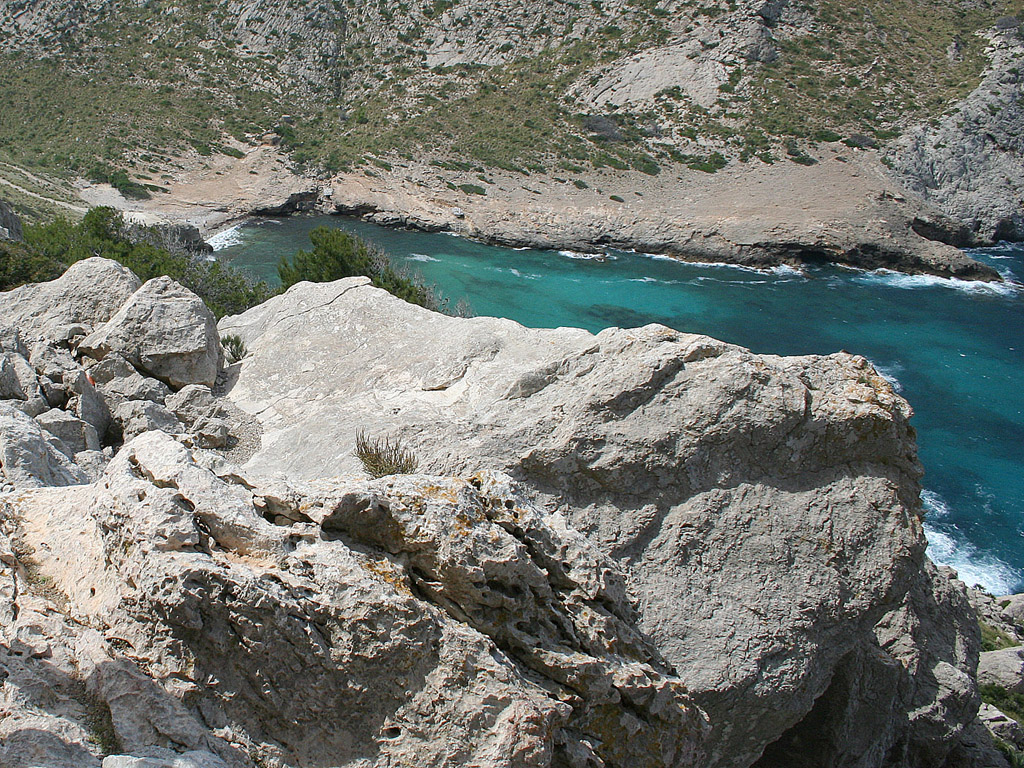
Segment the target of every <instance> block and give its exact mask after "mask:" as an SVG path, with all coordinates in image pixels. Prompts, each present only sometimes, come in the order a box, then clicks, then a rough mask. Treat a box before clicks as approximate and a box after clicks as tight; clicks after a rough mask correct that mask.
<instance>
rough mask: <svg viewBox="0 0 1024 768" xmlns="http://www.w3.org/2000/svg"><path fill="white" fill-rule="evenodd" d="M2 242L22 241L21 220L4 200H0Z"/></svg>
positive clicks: (0, 237)
mask: <svg viewBox="0 0 1024 768" xmlns="http://www.w3.org/2000/svg"><path fill="white" fill-rule="evenodd" d="M0 240H21V219H20V218H18V214H16V213H15V212H14V209H13V208H11V206H10V205H9V204H8V203H6V202H4V201H3V200H0Z"/></svg>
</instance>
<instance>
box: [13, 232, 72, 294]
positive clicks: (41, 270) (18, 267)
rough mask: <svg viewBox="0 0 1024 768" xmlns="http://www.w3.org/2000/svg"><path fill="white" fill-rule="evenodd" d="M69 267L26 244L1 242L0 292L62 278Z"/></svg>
mask: <svg viewBox="0 0 1024 768" xmlns="http://www.w3.org/2000/svg"><path fill="white" fill-rule="evenodd" d="M65 269H67V265H66V264H64V263H63V262H62V261H60V260H59V259H54V258H51V257H49V256H46V255H45V254H41V253H39V252H37V251H35V250H34V249H32V248H31V247H30V246H28V245H26V244H25V243H13V242H10V241H8V240H0V291H6V290H9V289H11V288H17V287H18V286H19V285H24V284H25V283H42V282H45V281H47V280H54V279H56V278H58V277H60V276H61V275H62V274H63V273H64V270H65Z"/></svg>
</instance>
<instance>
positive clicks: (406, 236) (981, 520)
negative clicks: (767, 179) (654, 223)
mask: <svg viewBox="0 0 1024 768" xmlns="http://www.w3.org/2000/svg"><path fill="white" fill-rule="evenodd" d="M320 225H328V226H334V227H342V228H345V229H348V230H350V231H353V232H356V233H357V234H359V235H361V236H362V237H365V238H367V239H369V240H371V241H373V242H375V243H376V244H378V245H379V246H381V247H382V248H384V249H385V250H386V251H388V252H389V253H390V254H391V255H392V257H393V258H394V259H395V261H396V263H398V264H404V265H406V266H408V267H409V268H410V269H412V270H413V271H415V272H419V273H420V274H422V276H423V278H424V279H425V280H426V281H427V282H429V283H434V284H436V285H437V287H438V288H439V289H440V290H441V292H442V293H443V294H445V295H446V296H448V297H450V298H451V299H452V300H453V301H455V300H457V299H460V298H465V299H466V300H467V301H468V302H469V304H470V305H471V307H472V309H473V311H474V313H475V314H478V315H495V316H499V317H508V318H511V319H513V320H516V321H518V322H520V323H523V324H524V325H528V326H533V327H558V326H576V327H583V328H586V329H588V330H591V331H594V332H596V331H599V330H601V329H602V328H606V327H609V326H614V325H617V326H624V327H632V326H638V325H644V324H646V323H651V322H658V323H664V324H665V325H668V326H671V327H672V328H676V329H678V330H680V331H686V332H690V333H705V334H707V335H709V336H714V337H716V338H719V339H722V340H724V341H728V342H732V343H735V344H740V345H742V346H744V347H748V348H750V349H752V350H753V351H755V352H761V353H772V354H781V355H797V354H811V353H814V354H827V353H830V352H836V351H838V350H840V349H844V350H847V351H849V352H854V353H857V354H862V355H864V356H866V357H868V358H869V359H870V360H871V361H872V362H873V363H875V365H876V366H877V367H878V369H879V371H880V372H881V373H882V374H883V375H884V376H886V377H887V378H888V379H890V381H892V382H893V383H894V385H895V386H896V388H897V390H898V391H900V393H901V394H902V395H903V396H904V397H906V398H907V399H908V400H909V401H910V403H911V405H912V406H913V407H914V411H915V416H914V419H913V422H912V423H913V424H914V426H915V427H916V428H917V430H918V444H919V449H920V458H921V461H922V463H923V464H924V467H925V470H926V475H925V478H924V481H923V484H924V487H925V493H924V495H923V498H924V502H925V505H926V506H927V508H928V516H927V520H926V529H927V533H928V540H929V554H930V555H931V556H932V559H934V560H935V561H936V562H939V563H943V564H948V565H953V566H954V567H956V568H957V570H958V571H959V572H960V576H961V578H963V579H964V580H965V581H966V582H968V583H969V584H975V583H978V584H981V585H982V586H984V587H985V588H986V589H988V590H989V591H991V592H993V593H995V594H1003V593H1007V592H1012V591H1021V590H1024V289H1022V288H1021V287H1020V286H1019V283H1022V282H1024V247H1020V246H1010V245H1001V246H997V247H995V248H988V249H980V250H976V251H972V252H971V253H972V255H973V256H975V257H976V258H978V259H980V260H982V261H985V262H986V263H989V264H991V265H992V266H994V267H995V268H996V269H998V270H999V271H1000V272H1001V273H1002V274H1003V275H1004V277H1007V278H1008V279H1011V280H1013V281H1015V283H1017V284H1018V285H1012V284H1011V285H1006V284H1003V285H985V284H980V283H968V282H962V281H955V280H944V279H941V278H934V277H927V276H907V275H900V274H896V273H887V272H858V271H853V270H846V269H839V268H835V267H827V266H822V267H813V268H810V269H808V270H807V271H806V273H804V274H801V273H799V272H797V271H795V270H791V269H788V268H780V269H776V270H773V271H771V272H757V271H753V270H747V269H742V268H738V267H731V266H726V265H694V264H684V263H681V262H677V261H674V260H672V259H668V258H665V257H657V256H654V257H652V256H646V255H643V254H634V253H624V252H621V251H609V252H607V253H606V254H603V255H598V256H593V255H586V254H576V253H570V252H556V251H537V250H529V249H510V248H499V247H494V246H488V245H483V244H481V243H476V242H472V241H469V240H465V239H460V238H457V237H452V236H449V235H445V234H428V233H422V232H409V231H403V230H392V229H386V228H383V227H378V226H375V225H373V224H368V223H366V222H362V221H356V220H350V219H343V218H337V217H327V216H315V217H294V218H288V219H267V220H263V221H258V222H252V223H250V224H247V225H243V226H240V227H237V228H234V229H233V230H230V231H229V232H227V233H222V234H221V235H219V236H218V237H217V241H216V244H218V245H220V246H221V247H220V248H219V249H218V251H217V254H218V256H219V257H221V258H223V259H224V260H225V261H229V262H231V263H232V264H234V265H235V266H238V267H243V268H245V269H247V270H249V271H251V272H253V273H254V274H256V275H258V276H260V277H262V278H264V279H267V280H268V281H271V282H277V275H276V264H277V261H278V259H279V258H280V257H281V256H282V255H291V254H294V253H295V251H297V250H299V249H302V248H308V247H309V240H308V233H309V232H310V230H312V229H313V228H314V227H316V226H320Z"/></svg>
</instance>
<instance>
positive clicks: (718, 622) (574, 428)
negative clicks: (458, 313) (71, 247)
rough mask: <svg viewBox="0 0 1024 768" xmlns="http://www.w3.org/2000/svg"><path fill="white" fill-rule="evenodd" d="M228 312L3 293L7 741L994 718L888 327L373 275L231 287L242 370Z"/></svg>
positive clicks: (0, 501)
mask: <svg viewBox="0 0 1024 768" xmlns="http://www.w3.org/2000/svg"><path fill="white" fill-rule="evenodd" d="M208 314H209V313H208V311H207V310H206V308H205V307H203V306H202V304H201V302H198V301H197V300H195V297H193V296H190V295H189V294H188V292H187V291H184V289H181V288H180V287H179V286H176V285H175V284H173V283H170V282H169V281H166V280H152V281H149V282H148V283H146V284H144V285H142V286H140V285H139V284H138V281H137V280H136V279H135V277H134V276H133V275H131V274H130V273H128V272H127V271H126V270H124V269H123V268H121V267H119V266H118V265H116V264H114V263H113V262H108V261H104V260H101V259H90V260H87V261H84V262H79V263H78V264H76V265H75V266H74V267H72V269H70V270H69V271H68V273H66V274H65V275H64V276H63V277H62V278H61V279H59V280H57V281H53V282H52V283H47V284H41V285H36V286H25V287H23V288H21V289H18V290H16V291H12V292H9V293H6V294H2V295H0V317H2V318H5V320H6V322H9V323H10V325H7V326H2V333H0V339H2V341H3V347H2V349H3V354H2V357H0V400H2V402H0V470H2V472H3V481H4V486H3V488H2V489H0V491H2V492H0V644H2V646H3V649H4V653H3V654H0V697H2V698H0V701H2V702H3V711H4V712H5V715H4V717H3V719H2V720H0V735H2V736H3V740H2V742H0V762H2V763H3V765H4V766H12V768H21V767H24V768H28V767H29V766H37V765H47V766H54V767H58V766H68V767H69V768H70V766H75V767H76V768H78V767H80V766H99V765H100V762H101V759H102V765H103V768H118V767H120V766H131V768H143V766H145V767H146V768H150V766H152V765H154V764H155V765H160V766H175V767H176V768H224V766H232V767H234V766H252V765H268V764H269V765H278V766H284V767H288V768H291V767H294V768H307V767H308V768H313V767H314V766H322V765H326V764H331V765H345V766H353V768H355V766H359V767H360V768H363V767H364V766H381V767H382V768H383V766H388V765H395V764H415V765H424V766H442V765H445V766H453V765H454V766H461V765H466V766H470V765H479V766H488V768H490V767H491V766H494V767H499V766H523V767H524V768H525V767H526V766H531V767H532V766H558V768H563V767H564V766H572V767H573V768H576V767H577V766H578V767H579V768H584V767H589V766H602V765H603V766H609V767H611V766H622V767H623V768H626V767H627V766H651V768H654V767H655V766H659V767H660V766H691V765H694V766H695V765H701V766H723V768H724V767H725V766H730V767H731V766H750V765H758V766H762V767H767V766H775V765H778V766H782V765H785V766H793V765H805V764H806V765H820V764H822V761H823V760H824V761H826V762H827V763H828V764H832V765H857V766H906V767H908V768H909V767H911V766H913V767H914V768H916V767H917V766H920V767H921V768H924V767H925V766H936V765H941V764H942V763H943V762H944V760H945V759H946V757H947V756H948V755H949V754H951V752H952V751H953V750H955V749H958V748H959V743H960V737H961V735H962V733H963V732H964V730H965V728H966V727H967V726H968V725H969V724H971V723H972V722H973V721H974V719H975V715H976V713H977V709H978V698H977V691H976V684H975V681H974V672H975V668H976V667H977V663H978V662H977V656H978V637H977V633H978V630H977V623H976V617H975V615H974V614H973V612H972V611H971V609H970V606H969V604H968V602H967V599H966V596H965V593H964V588H963V585H962V584H960V582H958V581H957V580H955V578H953V577H951V576H950V575H949V574H948V573H940V572H938V571H936V569H935V568H934V567H933V566H932V565H931V564H930V563H929V561H928V560H927V559H926V557H925V555H924V547H925V542H924V538H923V535H922V531H921V524H920V515H921V506H920V501H919V486H918V478H919V476H920V467H919V465H918V463H917V460H916V456H915V447H914V441H913V432H912V429H911V428H910V426H909V425H908V423H907V419H908V417H909V415H910V411H909V407H908V406H907V404H906V403H905V402H904V401H903V400H902V399H901V398H899V397H898V396H897V395H895V394H894V393H893V391H892V390H891V389H890V388H889V386H888V384H887V383H886V382H885V381H884V380H883V379H882V378H881V377H879V376H878V375H877V373H876V372H875V371H874V370H873V369H872V368H871V366H870V365H869V364H868V363H867V362H866V361H864V360H863V359H862V358H857V357H854V356H851V355H847V354H839V355H833V356H829V357H806V358H778V357H770V356H759V355H754V354H751V353H750V352H748V351H746V350H743V349H740V348H737V347H733V346H730V345H727V344H723V343H721V342H718V341H715V340H713V339H710V338H707V337H703V336H694V335H689V334H681V333H677V332H675V331H672V330H670V329H668V328H664V327H661V326H647V327H645V328H639V329H633V330H623V329H609V330H607V331H604V332H602V333H600V334H598V335H597V336H594V335H591V334H589V333H586V332H584V331H580V330H573V329H557V330H530V329H526V328H523V327H522V326H519V325H517V324H515V323H512V322H510V321H505V320H497V319H490V318H477V319H468V320H467V319H456V318H450V317H445V316H442V315H437V314H434V313H430V312H427V311H426V310H423V309H421V308H418V307H415V306H412V305H409V304H406V303H404V302H401V301H399V300H398V299H395V298H394V297H392V296H390V295H389V294H386V293H384V292H383V291H380V290H378V289H375V288H373V287H372V286H370V285H368V284H367V281H366V280H365V279H363V278H351V279H348V280H342V281H339V282H336V283H330V284H319V285H313V284H309V283H300V284H299V285H297V286H294V287H293V288H292V289H290V290H289V291H288V292H287V293H285V294H283V295H281V296H279V297H276V298H274V299H273V300H271V301H269V302H267V303H266V304H264V305H261V306H260V307H257V308H255V309H253V310H250V311H249V312H247V313H245V314H244V315H242V316H239V317H234V318H227V319H225V320H224V321H222V323H221V324H220V329H219V331H220V333H224V334H227V333H233V334H238V335H240V336H241V337H242V339H243V340H244V343H245V345H246V347H247V348H248V351H247V355H246V356H245V357H244V358H243V360H242V361H241V362H240V363H237V364H235V365H234V366H231V367H230V368H228V369H227V370H225V371H223V372H222V375H220V376H219V377H218V383H217V387H218V388H217V390H216V392H215V391H211V389H210V388H208V387H206V386H204V384H203V382H204V381H206V380H207V378H206V377H207V366H206V362H209V363H211V364H212V365H213V366H214V368H218V367H219V366H220V365H221V358H220V350H219V348H217V346H216V334H217V331H216V330H214V331H213V334H214V336H213V337H214V344H213V346H211V343H210V330H209V316H208ZM15 328H16V329H17V330H15ZM197 360H199V361H205V362H203V363H202V364H197ZM360 430H365V431H366V432H367V433H368V434H370V435H371V436H372V437H391V438H397V439H399V440H401V441H402V443H403V444H405V445H406V446H407V447H408V448H410V449H411V450H412V451H414V452H415V453H416V454H417V456H418V458H419V461H420V466H419V469H418V471H419V472H420V473H421V474H416V475H394V476H390V477H385V478H382V479H379V480H375V481H369V480H366V479H364V473H363V472H362V468H361V467H360V466H359V464H358V463H357V461H356V459H355V458H354V457H353V454H352V449H353V443H354V437H355V435H356V434H357V432H359V431H360ZM210 449H221V450H219V452H217V451H213V450H210ZM242 462H244V464H242ZM240 464H242V465H241V466H239V465H240ZM56 486H59V487H56ZM147 760H148V761H150V762H146V761H147Z"/></svg>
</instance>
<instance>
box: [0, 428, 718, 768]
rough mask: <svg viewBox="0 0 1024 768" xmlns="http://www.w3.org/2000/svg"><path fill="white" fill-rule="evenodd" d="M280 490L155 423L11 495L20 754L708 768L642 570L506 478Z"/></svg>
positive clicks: (194, 762)
mask: <svg viewBox="0 0 1024 768" xmlns="http://www.w3.org/2000/svg"><path fill="white" fill-rule="evenodd" d="M214 470H218V471H220V472H221V474H222V475H223V476H218V474H217V472H216V471H214ZM264 485H265V484H264V483H263V481H261V480H260V479H259V478H258V477H255V476H253V475H251V474H249V473H239V472H237V471H236V470H235V469H233V468H231V467H228V466H226V465H225V466H222V465H221V464H220V463H219V462H218V461H217V460H216V459H215V457H213V456H211V455H208V454H201V453H200V454H193V453H191V452H190V451H189V450H187V449H186V448H185V447H183V446H182V445H181V444H179V443H177V442H175V440H174V439H173V438H172V437H170V436H168V435H165V434H163V433H160V432H150V433H147V434H145V435H142V436H140V437H138V438H137V439H135V440H134V441H132V442H131V443H129V444H127V445H126V446H125V447H124V448H123V449H122V450H121V452H120V453H119V454H118V455H117V456H116V457H115V458H114V460H113V461H112V462H111V464H110V466H109V467H108V469H107V471H106V474H105V476H104V477H103V479H102V481H100V482H97V483H95V484H93V485H87V486H81V487H78V488H75V489H59V490H58V489H41V490H35V491H29V492H24V493H21V494H19V495H13V494H9V495H7V496H3V497H0V530H3V531H6V532H8V534H9V536H10V541H8V539H7V538H0V545H3V544H7V548H6V552H5V550H4V547H3V546H0V612H3V611H6V614H4V620H3V621H0V643H2V644H4V645H6V647H7V648H11V649H13V648H18V649H19V650H18V652H17V653H16V655H14V656H11V657H8V656H4V655H0V665H3V667H2V668H3V669H4V670H5V671H6V674H5V675H0V686H2V687H0V693H2V695H3V703H4V704H7V703H8V702H12V703H13V702H17V705H16V706H12V710H11V711H12V712H13V715H12V717H9V718H6V719H4V720H2V721H0V736H2V737H3V738H2V739H0V764H3V765H4V766H9V767H10V768H27V767H28V766H30V765H54V766H57V765H60V766H63V765H70V764H76V765H85V766H90V765H96V764H97V763H98V758H97V752H98V751H99V749H100V746H101V745H99V744H97V741H103V742H104V743H105V744H107V745H108V746H109V748H110V750H109V751H111V752H113V753H114V754H113V755H112V756H111V757H107V758H106V759H105V760H104V761H103V766H104V767H105V768H109V767H110V766H133V767H134V766H138V768H142V767H143V766H145V768H151V766H153V765H160V766H163V765H172V766H178V767H179V768H181V767H182V766H196V767H197V768H199V767H201V768H214V766H216V767H217V768H222V766H223V765H225V764H226V765H228V766H232V768H235V767H240V766H253V765H254V761H255V762H258V764H259V765H277V766H281V767H282V768H293V767H294V768H300V767H308V768H314V767H315V768H320V767H322V766H328V765H329V766H352V768H356V767H357V766H358V768H369V766H380V767H381V768H384V766H394V765H416V766H449V765H452V766H454V765H479V766H487V767H488V768H502V767H504V766H508V767H509V768H511V767H512V766H521V767H523V768H526V767H527V766H530V767H533V766H541V767H542V766H553V765H557V766H579V767H580V768H583V767H584V766H596V765H604V766H608V767H609V768H612V767H613V766H621V767H622V768H626V767H627V766H651V768H655V767H657V768H663V767H666V766H690V765H700V764H701V762H700V761H701V742H702V738H703V735H704V733H705V730H706V724H705V720H704V717H703V715H702V713H701V712H700V711H699V710H698V709H697V708H696V707H695V706H694V705H693V703H692V702H691V701H690V699H689V698H688V697H687V696H686V694H685V691H684V689H683V687H682V685H681V683H680V681H679V680H678V679H677V678H676V677H674V676H673V675H672V674H671V672H670V670H669V667H668V666H667V665H666V663H665V662H664V661H663V660H662V658H661V656H660V654H659V653H658V652H657V651H656V650H655V649H654V647H653V646H652V645H651V643H650V641H649V640H648V639H647V638H646V637H644V636H643V635H642V634H641V633H640V632H639V631H638V630H637V629H636V623H635V620H636V617H635V614H634V610H633V608H632V606H631V604H630V602H629V600H628V598H627V593H626V584H625V580H624V577H623V574H622V572H621V571H619V570H618V569H617V567H616V566H615V565H614V564H613V563H612V561H611V560H609V559H608V558H606V557H605V556H603V555H602V554H600V553H599V552H598V551H597V549H596V548H595V547H594V546H593V545H592V544H590V543H589V542H588V541H587V540H586V539H585V538H584V537H583V536H581V535H580V534H578V533H576V532H574V531H572V530H570V529H568V528H567V527H566V526H565V524H564V521H562V520H560V519H558V518H545V517H544V516H543V515H542V514H541V513H540V512H539V510H537V509H536V508H535V507H534V506H533V505H532V504H531V502H530V501H529V500H528V499H527V498H526V497H525V496H524V495H523V494H522V493H521V492H520V491H519V490H518V489H517V487H516V486H515V485H514V484H513V483H512V482H511V481H510V480H509V479H508V478H507V477H505V476H503V475H501V474H498V473H486V472H485V473H480V474H478V475H476V476H474V477H472V478H469V479H450V478H438V477H427V476H404V477H393V478H388V479H383V480H378V481H374V482H369V481H366V480H363V479H359V478H349V479H342V480H338V481H332V482H329V483H320V484H315V485H310V484H304V483H290V484H286V483H282V482H281V481H276V482H273V483H270V484H269V485H267V486H266V489H265V488H264ZM270 507H277V508H279V509H280V510H282V511H287V512H288V514H289V515H290V520H288V521H287V522H286V524H283V525H274V524H271V523H270V522H268V520H267V519H266V518H265V517H264V515H265V514H266V512H265V511H266V510H267V509H268V508H270ZM14 542H16V546H15V545H14ZM5 585H6V586H7V587H9V588H6V587H5ZM41 600H49V601H51V603H52V605H53V606H54V608H53V609H51V610H50V611H49V612H46V611H45V610H44V609H43V608H42V606H41V605H40V601H41ZM58 606H62V608H60V609H59V610H58V608H57V607H58ZM62 611H63V613H62ZM44 613H45V614H46V615H45V619H44V618H41V614H44ZM66 616H73V617H74V619H75V620H74V621H71V620H70V619H68V618H66ZM67 678H72V680H68V679H67ZM76 686H77V687H76ZM55 702H56V703H55ZM90 707H91V710H92V711H93V712H97V711H98V712H103V713H105V718H106V719H105V722H106V725H105V726H102V733H104V734H106V735H105V736H104V739H102V740H98V739H90V738H89V737H88V734H87V733H83V732H84V731H88V729H89V728H90V725H89V723H90V722H91V721H90V720H89V708H90ZM33 728H34V730H33ZM83 753H84V754H83ZM75 758H77V759H78V760H79V762H78V763H72V762H71V761H72V760H73V759H75ZM142 758H147V759H148V760H149V761H145V760H143V759H142ZM33 761H34V762H33ZM189 761H191V762H189Z"/></svg>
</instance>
